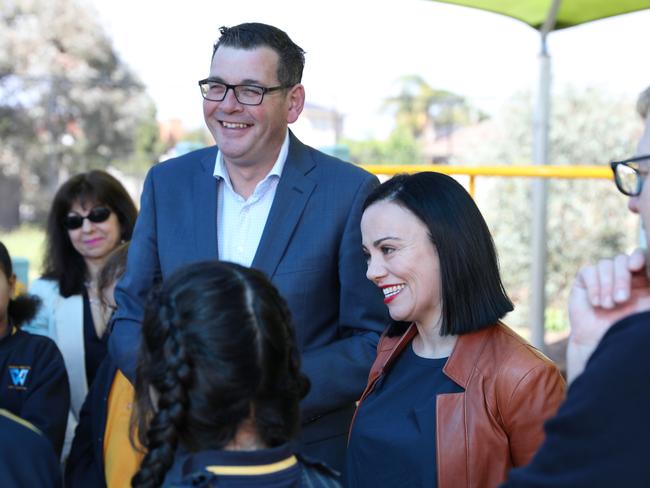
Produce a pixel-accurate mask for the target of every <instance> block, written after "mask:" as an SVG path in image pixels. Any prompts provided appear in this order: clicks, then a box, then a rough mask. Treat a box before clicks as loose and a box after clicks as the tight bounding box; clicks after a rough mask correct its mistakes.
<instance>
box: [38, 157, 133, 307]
mask: <svg viewBox="0 0 650 488" xmlns="http://www.w3.org/2000/svg"><path fill="white" fill-rule="evenodd" d="M75 202H79V203H80V204H81V205H82V206H87V205H106V206H108V207H109V208H110V209H111V210H112V211H113V212H115V215H117V219H118V221H119V223H120V230H121V238H122V240H123V241H129V240H130V239H131V234H133V227H134V225H135V219H136V217H137V215H138V210H137V209H136V207H135V204H134V203H133V200H132V199H131V197H130V196H129V193H128V192H127V191H126V189H125V188H124V186H122V183H120V182H119V181H118V180H117V179H116V178H114V177H113V176H111V175H110V174H108V173H107V172H105V171H101V170H93V171H88V172H87V173H80V174H77V175H75V176H73V177H71V178H70V179H69V180H68V181H66V182H65V183H64V184H63V185H61V188H59V190H58V191H57V192H56V195H55V196H54V200H53V201H52V207H51V208H50V213H49V215H48V218H47V230H46V248H45V257H44V263H43V268H44V269H43V277H44V278H47V279H50V280H54V281H56V282H57V283H58V285H59V293H61V296H63V297H69V296H71V295H76V294H78V293H81V292H83V289H84V281H85V280H86V279H87V276H86V273H87V270H86V263H85V261H84V259H83V256H81V254H79V253H78V252H77V250H76V249H75V248H74V246H73V245H72V242H70V236H69V235H68V231H67V230H66V228H65V227H64V226H63V220H64V219H65V217H66V216H67V215H68V212H70V208H71V207H72V206H73V205H74V204H75Z"/></svg>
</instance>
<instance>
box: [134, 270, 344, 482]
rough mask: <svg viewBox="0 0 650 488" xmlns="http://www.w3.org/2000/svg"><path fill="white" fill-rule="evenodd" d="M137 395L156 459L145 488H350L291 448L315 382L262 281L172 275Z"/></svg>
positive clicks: (151, 313)
mask: <svg viewBox="0 0 650 488" xmlns="http://www.w3.org/2000/svg"><path fill="white" fill-rule="evenodd" d="M135 389H136V409H135V410H134V414H133V417H132V427H133V428H132V433H133V432H134V430H135V429H136V427H137V431H138V433H139V434H138V441H139V443H140V444H141V445H142V446H144V447H145V448H146V449H147V452H146V455H145V458H144V460H143V461H142V464H141V466H140V470H139V471H138V472H137V473H136V475H135V476H134V478H133V482H132V485H133V486H134V487H154V486H172V485H173V486H213V484H218V486H224V487H228V486H233V485H236V486H274V487H276V486H277V487H282V486H315V487H329V486H339V485H338V483H337V482H336V481H335V480H334V479H333V478H332V475H331V474H330V473H329V472H328V470H327V469H326V468H324V467H319V466H317V465H312V464H307V463H306V462H305V461H304V460H300V461H299V460H298V459H297V458H296V456H295V455H294V454H293V453H292V451H291V448H290V447H289V444H288V443H289V441H290V440H291V439H293V438H294V437H295V436H296V434H297V431H298V428H299V425H300V420H299V419H300V410H299V401H300V400H301V399H302V398H303V397H304V395H305V394H306V393H307V391H308V389H309V382H308V380H307V378H306V377H305V376H304V375H303V374H302V373H301V372H300V360H299V356H298V351H297V349H296V346H295V338H294V332H293V328H292V327H291V325H290V317H289V311H288V308H287V306H286V304H285V302H284V300H283V299H282V298H281V297H280V295H279V293H278V292H277V291H276V289H275V288H274V287H273V286H272V285H271V284H270V282H269V281H268V280H267V279H266V278H265V277H264V275H263V274H262V273H260V272H259V271H255V270H252V269H249V268H245V267H242V266H240V265H237V264H232V263H222V262H216V261H214V262H202V263H195V264H191V265H189V266H187V267H184V268H181V269H179V270H178V271H176V272H175V273H174V274H173V275H172V276H170V277H169V279H168V280H166V281H165V282H164V284H163V285H162V288H161V289H160V291H159V292H158V293H157V295H155V296H153V297H152V299H151V300H150V302H149V304H148V306H147V308H146V311H145V316H144V321H143V325H142V341H141V345H140V353H139V359H138V367H137V373H136V384H135ZM301 477H302V480H303V481H301ZM201 483H203V484H201ZM242 483H243V484H242ZM303 483H307V484H305V485H303ZM309 483H311V484H309Z"/></svg>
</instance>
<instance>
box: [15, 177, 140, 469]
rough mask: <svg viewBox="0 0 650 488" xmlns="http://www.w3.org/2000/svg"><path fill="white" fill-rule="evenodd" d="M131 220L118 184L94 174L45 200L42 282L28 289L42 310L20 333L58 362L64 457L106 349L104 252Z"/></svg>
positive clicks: (127, 232) (121, 238) (123, 237)
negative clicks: (46, 342) (65, 409)
mask: <svg viewBox="0 0 650 488" xmlns="http://www.w3.org/2000/svg"><path fill="white" fill-rule="evenodd" d="M136 217H137V209H136V207H135V204H134V203H133V200H132V199H131V197H130V196H129V194H128V192H127V191H126V189H125V188H124V186H122V184H121V183H120V182H119V181H118V180H117V179H115V178H114V177H113V176H111V175H110V174H108V173H106V172H105V171H100V170H93V171H88V172H87V173H81V174H77V175H75V176H72V177H71V178H70V179H69V180H67V181H66V182H65V183H64V184H63V185H61V187H60V188H59V190H58V191H57V192H56V195H55V196H54V200H53V201H52V206H51V208H50V213H49V215H48V220H47V229H46V248H45V256H44V263H43V276H42V277H41V278H40V279H38V280H35V281H34V282H33V283H32V284H31V286H30V293H32V294H34V295H37V296H38V297H39V298H40V299H41V301H42V304H43V305H42V307H41V310H40V311H39V313H38V314H37V315H36V318H35V319H34V320H33V321H31V322H30V323H29V324H27V325H26V326H25V330H27V331H29V332H32V333H35V334H42V335H47V336H49V337H50V338H51V339H53V340H54V342H56V344H57V346H58V347H59V349H60V350H61V354H63V358H64V360H65V364H66V369H67V372H68V377H69V380H70V395H71V398H70V415H69V418H68V430H67V432H66V444H65V447H64V456H65V455H67V453H68V452H69V449H70V445H71V442H72V437H73V435H74V429H75V427H76V425H77V422H78V420H79V411H80V410H81V405H82V404H83V401H84V398H85V397H86V394H87V393H88V388H89V386H90V384H91V383H92V380H93V378H94V377H95V374H96V372H97V370H98V368H99V365H100V364H101V362H102V359H103V358H104V357H105V356H106V351H107V339H108V337H107V335H108V334H106V333H105V332H106V325H107V322H108V318H109V316H110V313H109V311H107V310H106V307H104V306H103V305H102V302H101V296H100V290H99V287H98V277H99V271H100V270H101V268H102V267H103V265H104V262H105V261H106V259H107V257H108V256H109V254H110V253H111V252H112V251H113V250H114V249H115V248H116V247H117V246H118V245H119V244H120V243H122V242H125V241H128V240H129V239H131V234H132V233H133V226H134V225H135V220H136Z"/></svg>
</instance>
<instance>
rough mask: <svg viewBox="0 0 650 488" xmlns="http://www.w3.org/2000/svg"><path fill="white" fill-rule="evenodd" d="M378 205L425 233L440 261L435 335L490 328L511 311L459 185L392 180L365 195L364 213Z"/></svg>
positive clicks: (490, 246) (427, 178) (481, 226)
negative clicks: (385, 204)
mask: <svg viewBox="0 0 650 488" xmlns="http://www.w3.org/2000/svg"><path fill="white" fill-rule="evenodd" d="M380 201H389V202H394V203H396V204H397V205H400V206H401V207H403V208H405V209H406V210H408V211H410V212H411V213H413V214H414V215H415V216H416V217H417V218H418V219H419V220H420V221H421V222H422V223H424V225H425V226H426V227H427V230H428V234H429V238H430V239H431V243H432V244H433V245H434V246H435V248H436V250H437V252H438V256H439V258H440V283H441V288H442V291H441V295H442V297H441V298H442V300H441V301H442V324H441V327H440V335H460V334H466V333H468V332H473V331H475V330H479V329H482V328H485V327H489V326H491V325H494V324H495V323H496V322H497V321H498V320H499V319H500V318H502V317H503V316H504V315H505V314H506V313H508V312H510V311H512V310H513V306H512V302H511V301H510V299H509V298H508V296H507V294H506V292H505V289H504V287H503V284H502V282H501V277H500V275H499V265H498V261H497V254H496V250H495V248H494V242H493V241H492V236H491V235H490V230H489V229H488V226H487V224H486V223H485V220H484V219H483V216H482V215H481V212H480V211H479V209H478V207H477V206H476V204H475V203H474V200H473V199H472V197H471V196H470V195H469V193H467V191H466V190H465V189H464V188H463V186H462V185H461V184H460V183H458V182H457V181H456V180H454V179H453V178H451V177H450V176H447V175H445V174H442V173H433V172H424V173H417V174H413V175H406V174H402V175H397V176H394V177H393V178H391V179H390V180H388V181H386V182H385V183H383V184H382V185H380V186H378V187H377V188H376V189H375V190H374V191H373V192H372V193H371V194H370V195H368V198H367V199H366V201H365V203H364V206H363V210H364V211H365V210H366V209H367V208H368V207H370V206H371V205H372V204H373V203H376V202H380ZM407 325H408V324H404V323H395V324H393V326H392V327H391V329H389V335H399V334H401V333H403V332H404V331H405V326H407Z"/></svg>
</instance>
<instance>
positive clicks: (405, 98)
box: [384, 75, 484, 139]
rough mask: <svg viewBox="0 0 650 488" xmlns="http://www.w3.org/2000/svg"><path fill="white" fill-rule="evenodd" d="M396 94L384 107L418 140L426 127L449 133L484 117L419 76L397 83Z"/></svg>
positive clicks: (404, 77) (452, 94)
mask: <svg viewBox="0 0 650 488" xmlns="http://www.w3.org/2000/svg"><path fill="white" fill-rule="evenodd" d="M398 84H399V86H400V88H399V94H398V95H397V96H395V97H391V98H388V99H387V100H386V101H385V103H384V106H385V107H386V108H388V109H392V110H394V111H395V118H396V122H397V126H399V127H405V128H407V129H408V130H409V131H410V132H411V134H412V135H413V138H414V139H419V138H420V137H421V136H422V135H423V134H424V132H425V130H426V128H427V127H430V128H432V129H434V130H435V131H436V132H444V133H449V132H450V131H452V130H453V128H454V127H456V126H460V125H467V124H469V123H470V122H473V119H474V118H475V116H476V117H479V118H482V117H484V115H483V114H481V113H480V112H477V111H475V110H473V109H472V108H471V107H470V106H469V104H468V103H467V102H466V100H465V98H463V97H461V96H460V95H457V94H456V93H453V92H450V91H447V90H440V89H436V88H432V87H431V86H430V85H429V84H428V83H427V82H426V81H425V80H424V78H422V77H421V76H419V75H407V76H403V77H402V78H400V79H399V80H398Z"/></svg>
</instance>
